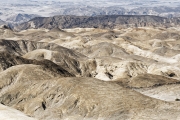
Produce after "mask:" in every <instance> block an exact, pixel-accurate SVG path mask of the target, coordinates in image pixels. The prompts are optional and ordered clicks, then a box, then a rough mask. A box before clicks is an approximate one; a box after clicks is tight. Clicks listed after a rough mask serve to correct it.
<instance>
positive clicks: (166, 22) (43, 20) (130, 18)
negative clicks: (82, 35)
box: [14, 15, 180, 31]
mask: <svg viewBox="0 0 180 120" xmlns="http://www.w3.org/2000/svg"><path fill="white" fill-rule="evenodd" d="M179 24H180V18H164V17H158V16H149V15H142V16H137V15H102V16H94V17H88V16H54V17H37V18H34V19H32V20H30V21H28V22H25V23H22V24H20V25H17V26H15V27H14V29H15V30H17V31H18V30H25V29H29V28H46V29H53V28H60V29H64V28H77V27H80V28H127V27H146V26H148V27H149V26H151V27H173V26H178V25H179Z"/></svg>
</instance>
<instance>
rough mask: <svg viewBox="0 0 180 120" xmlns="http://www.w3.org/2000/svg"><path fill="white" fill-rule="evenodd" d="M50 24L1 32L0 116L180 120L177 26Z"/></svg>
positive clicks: (47, 119) (50, 119)
mask: <svg viewBox="0 0 180 120" xmlns="http://www.w3.org/2000/svg"><path fill="white" fill-rule="evenodd" d="M46 19H48V18H46ZM37 24H38V23H37ZM48 24H49V23H48ZM53 24H54V23H53ZM53 24H51V25H52V26H53ZM93 24H94V23H93ZM44 25H45V24H44ZM38 26H39V25H37V27H38ZM52 26H49V27H46V26H42V28H38V29H27V28H29V27H26V26H25V27H22V28H23V29H24V28H25V29H26V30H21V31H19V32H15V31H13V30H12V29H10V28H9V27H7V26H5V25H3V26H1V27H0V38H1V39H0V103H1V104H2V105H1V106H0V111H1V108H2V109H7V110H6V111H5V113H8V114H9V113H12V116H13V117H14V114H16V112H18V113H17V115H15V117H17V119H18V120H23V119H30V120H31V119H39V120H120V119H122V120H179V119H180V115H179V112H180V103H179V101H180V94H179V93H180V89H179V88H180V65H179V62H180V42H179V41H180V29H179V28H178V27H168V28H165V27H164V26H161V27H160V26H159V27H154V26H149V27H147V26H146V27H136V28H121V27H119V28H118V27H116V28H113V29H100V28H77V27H76V26H74V27H76V28H69V29H60V28H57V27H56V28H55V27H52ZM71 27H72V26H71ZM84 27H88V26H84ZM35 28H36V27H35ZM46 28H49V29H46ZM7 106H8V107H7ZM9 107H11V108H9ZM14 109H16V110H18V111H16V110H14ZM20 111H21V112H22V113H21V112H20ZM2 112H4V111H2ZM21 114H22V116H21ZM24 114H26V115H24ZM4 115H5V114H3V113H1V112H0V119H1V118H3V117H4ZM19 115H20V117H22V118H18V117H19ZM1 116H2V117H1ZM27 116H28V117H27ZM15 117H14V118H15ZM8 119H10V118H8Z"/></svg>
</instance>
